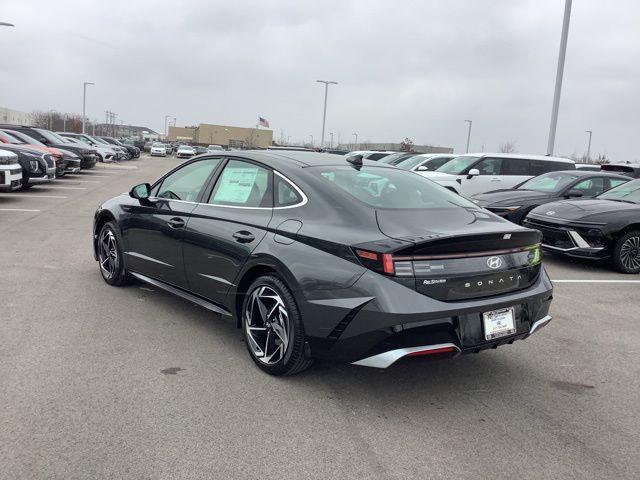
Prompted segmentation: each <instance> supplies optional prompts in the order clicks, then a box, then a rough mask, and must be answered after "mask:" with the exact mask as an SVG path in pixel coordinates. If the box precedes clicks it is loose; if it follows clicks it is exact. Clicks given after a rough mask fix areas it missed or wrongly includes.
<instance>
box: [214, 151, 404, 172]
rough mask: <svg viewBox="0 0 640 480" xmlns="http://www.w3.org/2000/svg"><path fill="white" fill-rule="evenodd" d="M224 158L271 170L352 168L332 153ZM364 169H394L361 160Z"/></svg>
mask: <svg viewBox="0 0 640 480" xmlns="http://www.w3.org/2000/svg"><path fill="white" fill-rule="evenodd" d="M225 156H228V157H232V156H233V157H238V158H248V159H250V160H255V161H258V162H262V163H264V164H266V165H269V166H271V167H273V168H276V169H278V168H292V167H300V168H305V167H320V166H340V167H343V166H352V164H351V163H349V162H348V161H347V158H348V157H346V156H344V155H336V154H333V153H321V152H301V151H295V150H286V151H284V150H237V151H231V152H225ZM362 165H363V166H364V167H366V166H370V167H379V168H392V169H396V167H394V166H393V165H388V164H385V163H380V162H376V161H372V160H363V161H362Z"/></svg>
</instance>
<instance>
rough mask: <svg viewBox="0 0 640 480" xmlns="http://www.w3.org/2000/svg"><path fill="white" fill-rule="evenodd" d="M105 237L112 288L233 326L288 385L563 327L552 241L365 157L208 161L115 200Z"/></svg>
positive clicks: (98, 230)
mask: <svg viewBox="0 0 640 480" xmlns="http://www.w3.org/2000/svg"><path fill="white" fill-rule="evenodd" d="M93 238H94V241H93V245H94V252H95V258H96V260H97V261H98V262H99V266H100V272H101V273H102V276H103V278H104V280H105V281H106V282H107V283H108V284H110V285H124V284H126V283H128V282H130V281H132V280H140V281H143V282H147V283H150V284H152V285H155V286H156V287H158V288H161V289H164V290H166V291H168V292H171V293H173V294H175V295H178V296H180V297H183V298H185V299H188V300H190V301H192V302H195V303H197V304H199V305H201V306H203V307H205V308H208V309H209V310H211V311H213V312H216V313H219V314H221V315H222V316H226V317H229V318H231V319H233V320H234V321H235V322H236V324H237V326H238V327H239V328H242V332H243V334H244V338H245V341H246V345H247V348H248V351H249V353H250V355H251V358H252V359H253V360H254V361H255V363H256V364H257V365H258V366H259V367H260V368H261V369H263V370H264V371H266V372H268V373H270V374H274V375H287V374H288V375H290V374H294V373H297V372H300V371H301V370H303V369H305V368H307V367H308V366H309V365H310V364H311V363H312V361H313V359H316V358H321V359H333V360H338V361H343V362H350V363H354V364H356V365H366V366H370V367H378V368H386V367H388V366H390V365H391V364H393V363H394V362H396V361H397V360H399V359H401V358H403V357H414V356H421V355H432V356H455V355H458V354H461V353H470V352H479V351H480V350H483V349H487V348H495V347H498V346H500V345H503V344H507V343H513V341H515V340H518V339H523V338H526V337H528V336H529V335H531V334H532V333H534V332H535V331H536V330H538V329H539V328H540V327H542V326H544V325H546V324H547V323H548V322H549V321H550V320H551V317H550V316H549V305H550V302H551V298H552V286H551V282H550V280H549V278H548V277H547V275H546V273H545V271H544V269H543V267H542V265H541V259H540V239H541V234H540V233H539V232H538V231H536V230H531V229H527V228H523V227H520V226H517V225H514V224H512V223H510V222H508V221H506V220H504V219H502V218H500V217H498V216H496V215H493V214H491V213H489V212H487V211H485V210H482V209H480V208H478V207H477V206H476V205H474V204H473V203H471V202H469V201H467V200H465V199H464V198H463V197H460V196H458V195H456V194H455V193H452V192H450V191H449V190H447V189H445V188H443V187H441V186H439V185H437V184H435V183H433V182H431V181H430V180H428V179H426V178H424V177H422V176H420V175H417V174H415V173H412V172H409V171H405V170H400V169H397V168H395V167H391V166H385V165H382V164H380V163H378V162H369V161H364V162H363V161H362V159H361V157H358V156H355V157H348V158H345V157H342V156H338V155H331V154H323V153H314V152H285V151H278V152H267V151H237V152H220V154H207V155H201V156H198V157H195V158H192V159H190V160H189V161H188V162H186V163H183V164H182V165H180V166H178V167H176V168H175V169H174V170H172V171H170V172H169V173H167V174H166V175H165V176H163V177H162V178H160V179H159V180H157V181H155V182H154V183H153V184H140V185H137V186H135V187H133V188H132V190H131V192H130V193H129V194H124V195H120V196H118V197H115V198H112V199H111V200H108V201H106V202H105V203H104V204H102V205H101V206H100V207H99V208H98V210H97V211H96V213H95V218H94V227H93Z"/></svg>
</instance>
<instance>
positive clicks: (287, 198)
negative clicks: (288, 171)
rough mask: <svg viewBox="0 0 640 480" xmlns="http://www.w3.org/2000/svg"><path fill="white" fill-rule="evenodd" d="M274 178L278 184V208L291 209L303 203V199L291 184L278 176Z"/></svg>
mask: <svg viewBox="0 0 640 480" xmlns="http://www.w3.org/2000/svg"><path fill="white" fill-rule="evenodd" d="M274 178H275V182H276V205H275V206H276V207H290V206H291V205H296V204H298V203H300V202H302V197H301V196H300V194H298V192H297V191H296V190H295V189H294V188H293V186H292V185H291V184H290V183H289V182H287V181H286V180H284V179H283V178H281V177H280V176H278V175H276V176H275V177H274Z"/></svg>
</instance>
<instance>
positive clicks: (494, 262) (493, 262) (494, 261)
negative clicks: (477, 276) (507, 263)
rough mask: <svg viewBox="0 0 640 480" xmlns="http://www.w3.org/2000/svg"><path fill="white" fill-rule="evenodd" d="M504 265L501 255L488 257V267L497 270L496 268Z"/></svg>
mask: <svg viewBox="0 0 640 480" xmlns="http://www.w3.org/2000/svg"><path fill="white" fill-rule="evenodd" d="M501 266H502V258H500V257H489V258H487V267H489V268H491V269H492V270H495V269H496V268H500V267H501Z"/></svg>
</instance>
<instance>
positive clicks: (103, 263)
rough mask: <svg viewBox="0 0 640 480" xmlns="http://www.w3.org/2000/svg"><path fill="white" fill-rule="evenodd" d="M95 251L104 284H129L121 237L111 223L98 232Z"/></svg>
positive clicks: (129, 278)
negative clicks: (96, 251)
mask: <svg viewBox="0 0 640 480" xmlns="http://www.w3.org/2000/svg"><path fill="white" fill-rule="evenodd" d="M97 250H98V263H99V264H100V273H101V274H102V278H103V279H104V281H105V282H107V283H108V284H109V285H113V286H120V285H127V284H129V283H131V281H132V278H131V276H130V275H129V273H128V272H127V271H126V270H125V268H124V260H123V256H122V237H121V236H120V231H119V230H118V228H117V227H116V226H115V225H114V224H113V223H112V222H107V223H105V224H104V226H103V227H102V229H101V230H100V234H99V235H98V248H97Z"/></svg>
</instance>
